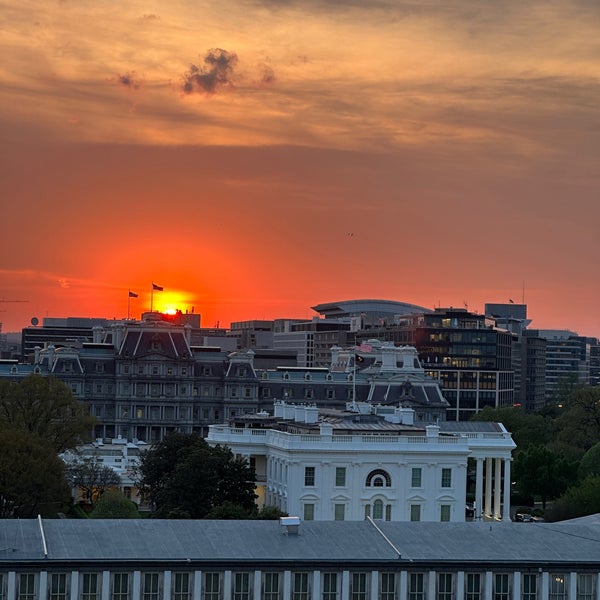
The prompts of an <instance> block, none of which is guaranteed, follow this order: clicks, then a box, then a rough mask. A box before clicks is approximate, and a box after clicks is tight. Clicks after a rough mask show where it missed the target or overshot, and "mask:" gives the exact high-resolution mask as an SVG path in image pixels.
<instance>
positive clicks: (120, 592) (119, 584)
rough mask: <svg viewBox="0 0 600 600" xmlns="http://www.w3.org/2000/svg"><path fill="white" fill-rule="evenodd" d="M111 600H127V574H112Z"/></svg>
mask: <svg viewBox="0 0 600 600" xmlns="http://www.w3.org/2000/svg"><path fill="white" fill-rule="evenodd" d="M112 584H113V585H112V595H111V599H112V600H129V573H113V579H112Z"/></svg>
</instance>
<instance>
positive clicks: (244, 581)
mask: <svg viewBox="0 0 600 600" xmlns="http://www.w3.org/2000/svg"><path fill="white" fill-rule="evenodd" d="M250 592H251V589H250V573H234V575H233V600H250V596H251V594H250Z"/></svg>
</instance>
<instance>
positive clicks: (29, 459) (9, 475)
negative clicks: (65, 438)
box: [0, 430, 70, 518]
mask: <svg viewBox="0 0 600 600" xmlns="http://www.w3.org/2000/svg"><path fill="white" fill-rule="evenodd" d="M69 501H70V494H69V486H68V485H67V482H66V480H65V466H64V463H63V462H62V460H61V459H60V458H58V456H57V455H56V453H55V452H54V451H53V449H52V448H51V447H50V445H49V444H48V443H46V442H44V441H42V440H40V439H39V438H37V437H36V436H34V435H32V434H31V433H28V432H26V431H16V430H9V431H0V517H2V518H31V517H35V516H36V515H37V514H49V515H54V514H56V513H57V512H61V511H62V509H63V507H64V506H66V505H68V503H69Z"/></svg>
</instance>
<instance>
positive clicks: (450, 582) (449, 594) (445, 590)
mask: <svg viewBox="0 0 600 600" xmlns="http://www.w3.org/2000/svg"><path fill="white" fill-rule="evenodd" d="M437 585H438V587H437V600H454V576H453V575H452V573H438V580H437Z"/></svg>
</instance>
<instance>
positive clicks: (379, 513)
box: [373, 498, 383, 519]
mask: <svg viewBox="0 0 600 600" xmlns="http://www.w3.org/2000/svg"><path fill="white" fill-rule="evenodd" d="M373 518H374V519H383V502H382V501H381V500H379V498H378V499H377V500H375V502H373Z"/></svg>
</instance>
